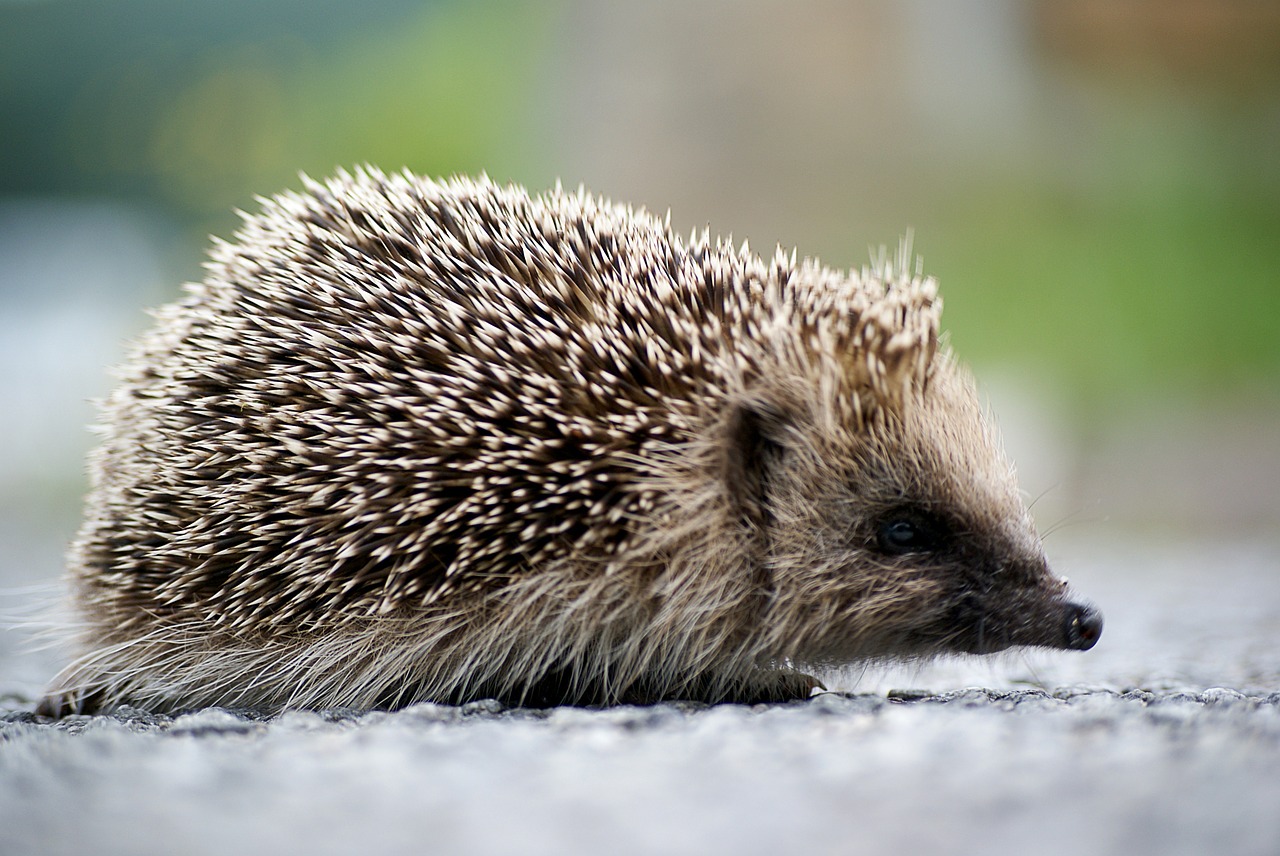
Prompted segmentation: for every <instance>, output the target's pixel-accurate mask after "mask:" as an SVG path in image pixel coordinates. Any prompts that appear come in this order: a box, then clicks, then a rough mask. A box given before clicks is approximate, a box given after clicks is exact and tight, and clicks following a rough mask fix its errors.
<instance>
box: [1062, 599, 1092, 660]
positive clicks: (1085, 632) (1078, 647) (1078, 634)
mask: <svg viewBox="0 0 1280 856" xmlns="http://www.w3.org/2000/svg"><path fill="white" fill-rule="evenodd" d="M1101 635H1102V613H1101V612H1100V611H1099V610H1098V609H1097V608H1096V607H1094V606H1090V605H1089V604H1087V603H1069V604H1067V608H1066V620H1065V621H1064V622H1063V638H1064V640H1065V642H1066V644H1065V645H1063V647H1064V648H1068V649H1070V650H1074V651H1088V650H1089V649H1090V648H1092V647H1093V646H1094V645H1096V644H1098V637H1100V636H1101Z"/></svg>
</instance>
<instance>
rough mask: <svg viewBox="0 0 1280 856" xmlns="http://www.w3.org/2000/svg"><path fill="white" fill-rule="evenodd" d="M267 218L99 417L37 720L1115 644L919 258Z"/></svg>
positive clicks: (324, 188)
mask: <svg viewBox="0 0 1280 856" xmlns="http://www.w3.org/2000/svg"><path fill="white" fill-rule="evenodd" d="M259 202H260V204H261V210H260V212H259V213H256V214H252V215H250V214H245V215H242V216H243V218H244V221H243V224H242V226H241V228H240V230H239V231H238V232H237V233H236V236H235V240H234V242H233V243H224V242H218V241H215V245H214V247H213V249H212V251H211V254H210V261H209V262H207V263H206V276H205V277H204V279H203V281H202V282H201V283H199V284H193V285H188V286H187V290H186V293H185V296H184V297H183V298H182V299H180V300H179V301H178V302H176V303H174V304H172V305H169V306H167V307H165V308H162V309H160V310H158V311H157V312H156V313H155V324H154V327H153V329H151V331H150V332H148V333H146V334H144V335H143V336H142V337H141V338H140V339H139V340H138V341H137V342H135V343H134V345H133V348H132V351H131V354H130V355H129V356H128V358H127V362H126V363H125V365H124V367H123V369H122V370H121V371H120V373H119V374H120V378H119V385H118V387H117V388H116V389H115V391H114V392H113V393H112V394H111V395H110V396H109V398H108V399H107V400H106V401H105V402H104V403H103V405H102V410H103V422H104V427H103V428H102V432H103V440H102V443H101V446H100V447H99V448H98V449H97V450H96V451H95V453H93V455H92V457H91V467H90V469H91V487H90V492H89V495H88V498H87V500H86V516H85V521H84V523H83V525H82V528H81V530H80V532H79V534H78V536H77V539H76V540H75V542H74V544H73V546H72V548H71V552H70V558H69V564H68V572H67V575H68V580H69V590H70V605H71V609H72V612H73V616H74V617H73V619H72V620H71V621H70V622H69V627H70V630H69V635H70V636H71V638H72V642H73V644H74V646H75V652H76V656H75V659H74V660H73V661H72V663H71V665H69V666H68V667H67V668H66V669H65V670H64V671H63V672H62V673H61V674H60V675H59V676H58V677H57V678H56V679H55V680H54V682H53V684H52V685H51V687H50V689H49V691H48V694H47V696H46V698H45V700H44V701H43V702H42V704H41V708H40V709H41V712H44V713H53V714H60V713H66V712H71V711H75V712H92V711H99V710H110V709H112V708H113V707H116V706H119V705H122V704H129V705H134V706H139V707H143V708H147V709H150V710H154V711H160V712H163V711H177V710H184V709H191V708H197V707H203V706H213V705H218V706H225V707H232V708H247V709H256V710H264V711H279V710H283V709H291V708H326V707H343V708H355V709H374V708H378V709H395V708H399V707H403V706H405V705H408V704H411V703H416V702H422V701H432V702H440V703H462V702H466V701H469V700H476V699H482V698H496V699H499V700H502V701H504V702H506V703H510V704H525V705H535V704H537V705H554V704H583V705H595V704H599V705H608V704H617V703H651V702H657V701H662V700H672V699H689V700H698V701H704V702H711V703H714V702H756V701H780V700H789V699H799V698H804V697H807V696H809V695H811V694H812V693H813V692H814V691H815V690H817V689H819V688H821V683H820V681H819V680H818V679H817V678H815V677H813V676H812V674H814V673H817V674H821V673H822V671H823V670H829V669H831V668H834V667H839V666H842V665H845V664H850V663H874V662H883V661H902V660H908V661H911V660H917V659H920V658H927V657H931V656H934V655H941V654H983V653H990V652H998V651H1003V650H1005V649H1009V648H1011V647H1014V646H1039V647H1047V648H1058V649H1077V650H1083V649H1088V648H1090V647H1092V646H1093V645H1094V643H1095V642H1096V640H1097V639H1098V636H1099V634H1100V632H1101V628H1102V618H1101V615H1100V614H1099V612H1098V611H1097V610H1096V609H1095V608H1094V607H1092V606H1091V605H1089V604H1087V603H1085V602H1081V601H1078V600H1075V599H1073V598H1072V596H1071V595H1070V594H1069V593H1068V589H1067V584H1066V582H1065V580H1063V579H1060V578H1058V577H1056V576H1054V575H1053V573H1052V572H1051V571H1050V569H1049V567H1048V564H1047V562H1046V559H1045V556H1044V553H1043V550H1042V545H1041V542H1040V538H1039V536H1038V535H1037V533H1036V530H1035V528H1034V524H1033V523H1032V521H1031V518H1030V516H1029V514H1028V512H1027V510H1026V508H1025V506H1024V504H1023V502H1022V499H1021V496H1020V494H1019V492H1018V489H1017V485H1016V482H1015V480H1014V475H1013V471H1012V468H1011V467H1010V465H1009V464H1008V463H1007V462H1006V459H1005V457H1004V455H1003V452H1002V450H1001V447H1000V444H999V441H998V439H997V436H996V433H995V431H994V428H993V427H992V425H991V423H990V421H989V419H988V416H987V414H986V412H985V410H984V409H983V407H982V405H981V403H980V401H979V397H978V395H977V393H976V392H975V386H974V383H973V381H972V379H971V376H970V374H969V373H968V372H967V371H966V370H965V369H963V368H962V367H961V366H960V364H959V363H958V362H957V361H956V359H955V358H954V357H953V355H952V353H951V350H950V348H949V347H948V346H947V344H946V343H945V341H943V342H942V343H941V344H940V339H939V313H940V310H941V301H940V299H939V297H938V294H937V285H936V282H935V280H933V279H932V278H928V277H924V276H923V275H922V274H921V272H920V270H919V268H918V266H916V269H915V270H914V271H913V270H910V269H909V268H912V267H913V264H912V259H913V257H912V256H911V253H910V251H909V249H904V250H900V251H899V253H898V254H897V257H896V258H893V259H889V258H888V257H887V254H885V253H881V254H880V257H879V258H878V259H874V260H873V262H872V263H871V265H869V266H867V267H864V268H862V269H861V270H852V271H849V272H837V271H833V270H831V269H828V268H826V267H823V266H822V265H821V264H819V263H818V262H817V261H812V260H804V261H801V262H799V263H797V261H796V253H795V252H794V251H792V252H790V253H789V254H788V253H785V252H783V251H782V250H781V249H779V250H778V251H777V252H776V253H775V254H774V255H773V258H772V259H771V260H768V261H766V260H764V259H762V258H761V257H760V256H757V255H755V254H753V253H752V252H751V250H750V248H749V246H748V244H747V243H745V242H744V243H743V244H742V245H741V246H740V247H738V248H736V249H735V245H734V243H733V242H732V241H724V240H720V239H715V240H714V241H713V240H712V238H711V236H710V233H709V231H708V230H703V231H702V232H701V233H699V232H697V231H696V230H695V231H694V233H693V234H692V235H691V236H690V237H689V239H688V240H687V241H685V240H683V239H682V238H681V237H679V236H677V235H676V234H675V233H673V231H672V229H671V227H670V215H669V214H668V216H667V217H666V218H665V219H661V218H657V217H655V216H652V215H651V214H649V213H647V212H646V211H644V210H643V209H632V208H629V207H626V206H621V205H616V204H613V203H611V202H609V201H607V200H605V199H603V198H599V197H595V196H592V195H590V194H588V193H586V192H585V191H584V190H582V189H581V188H579V189H578V190H577V192H576V193H575V192H567V191H565V190H563V189H562V188H561V187H560V186H559V185H558V184H557V185H556V187H555V189H554V190H552V191H550V192H548V193H546V194H544V195H541V196H531V195H530V194H528V193H527V192H526V191H525V190H523V189H521V188H520V187H517V186H510V185H509V186H500V185H497V184H495V183H493V182H491V181H490V180H488V179H487V178H484V177H481V178H479V179H476V180H472V179H467V178H453V179H450V180H445V181H436V180H431V179H427V178H422V177H418V176H415V175H413V174H410V173H408V172H405V173H401V174H391V175H387V174H384V173H382V172H380V171H378V170H376V169H373V168H363V169H357V170H355V171H352V172H339V173H337V175H336V176H335V177H333V178H331V179H329V180H327V181H324V182H317V181H312V180H310V179H306V178H305V177H304V189H303V190H302V191H300V192H287V193H284V194H282V195H279V196H277V197H275V198H272V199H267V200H259Z"/></svg>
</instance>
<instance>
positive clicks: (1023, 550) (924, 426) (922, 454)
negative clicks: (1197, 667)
mask: <svg viewBox="0 0 1280 856" xmlns="http://www.w3.org/2000/svg"><path fill="white" fill-rule="evenodd" d="M740 421H741V420H740ZM746 421H747V422H750V421H751V419H750V418H747V419H746ZM816 421H819V420H815V419H814V416H813V411H812V409H811V408H806V407H805V406H804V405H803V403H801V404H799V405H798V406H794V407H793V408H792V412H791V413H790V414H789V415H788V416H785V417H778V416H776V415H774V416H757V417H756V422H757V423H758V424H759V426H761V427H760V428H759V429H758V430H757V431H756V432H755V434H754V435H752V434H751V433H750V432H747V433H746V434H744V435H742V436H743V437H744V438H745V439H746V440H747V441H749V442H748V445H749V448H748V450H747V451H746V452H739V453H737V454H736V455H735V459H736V460H738V461H740V462H741V467H742V468H743V469H744V470H745V471H746V472H747V473H748V474H745V475H742V476H740V479H741V483H742V485H743V486H744V487H746V488H747V489H751V488H753V487H754V488H755V489H758V490H759V494H758V496H759V511H758V514H759V516H760V518H761V519H762V520H764V521H765V531H766V533H767V534H766V540H767V542H768V545H767V548H766V549H767V551H768V558H766V559H765V563H766V566H767V567H768V568H769V569H770V571H771V574H770V575H769V576H770V578H771V579H772V580H773V602H772V610H773V612H772V615H771V617H770V622H771V623H773V624H775V625H777V626H779V627H783V628H786V632H787V633H793V634H794V637H795V638H793V639H792V640H791V642H792V644H791V646H790V647H789V652H790V655H791V657H792V658H793V659H795V660H796V661H798V662H809V663H818V664H821V663H841V662H847V661H849V660H851V659H857V658H876V657H890V658H893V657H918V656H928V655H931V654H938V653H966V654H980V653H991V652H996V651H1001V650H1004V649H1006V648H1009V647H1012V646H1041V647H1048V648H1063V649H1080V650H1083V649H1087V648H1091V647H1092V646H1093V644H1094V643H1095V642H1096V641H1097V639H1098V636H1099V634H1100V633H1101V628H1102V618H1101V615H1100V614H1099V613H1098V612H1097V610H1095V609H1093V608H1092V607H1091V606H1088V605H1085V604H1081V603H1077V602H1074V601H1072V600H1071V599H1070V597H1069V596H1068V592H1067V586H1066V583H1065V581H1063V580H1061V579H1059V578H1058V577H1056V576H1054V575H1053V574H1052V573H1051V572H1050V570H1049V567H1048V564H1047V563H1046V561H1045V558H1044V554H1043V552H1042V550H1041V546H1040V541H1039V537H1038V536H1037V535H1036V532H1035V529H1034V526H1033V524H1032V523H1031V520H1030V517H1029V515H1028V514H1027V512H1026V510H1025V509H1024V507H1023V504H1022V501H1021V499H1020V497H1019V494H1018V492H1017V488H1016V484H1015V482H1014V480H1013V476H1012V471H1011V469H1010V468H1009V467H1008V465H1007V464H1006V463H1005V459H1004V457H1003V455H1002V453H1001V451H1000V449H999V446H998V444H997V442H996V441H995V439H994V437H993V436H992V434H991V432H990V430H989V428H988V427H987V421H986V419H985V416H984V414H983V413H982V412H981V409H980V407H979V405H978V403H977V397H976V395H975V393H974V390H973V387H972V384H971V382H970V381H969V379H968V378H967V376H966V375H965V374H964V373H963V372H962V371H961V370H959V369H958V368H957V367H956V366H955V365H954V364H953V363H952V362H951V361H950V360H943V361H941V363H940V366H939V369H938V371H937V372H936V373H935V375H934V377H933V378H932V380H931V382H930V384H929V385H928V387H927V388H926V389H924V390H917V393H916V394H915V395H913V396H912V397H911V398H909V399H908V400H907V401H906V402H905V403H904V404H903V406H902V408H901V409H900V410H897V411H895V412H883V413H880V414H878V416H877V417H876V418H874V419H872V420H870V422H869V424H868V426H867V427H866V429H865V430H862V431H848V432H844V431H839V430H832V426H831V425H830V424H827V425H825V426H823V425H820V424H815V422H816ZM750 441H754V444H753V445H752V443H751V442H750ZM814 617H818V618H819V619H820V620H817V621H814V620H811V619H813V618H814ZM780 641H783V642H785V640H780Z"/></svg>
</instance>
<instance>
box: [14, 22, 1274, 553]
mask: <svg viewBox="0 0 1280 856" xmlns="http://www.w3.org/2000/svg"><path fill="white" fill-rule="evenodd" d="M0 110H2V111H3V134H2V135H0V146H2V148H0V152H2V154H3V157H2V158H0V317H2V318H3V328H2V329H3V331H4V333H5V338H7V339H8V342H7V344H6V346H5V350H4V354H5V360H4V361H5V367H4V372H5V375H4V379H3V380H4V388H3V389H2V390H0V392H3V393H4V394H5V396H6V397H7V399H8V401H10V402H11V403H13V406H12V408H11V412H12V414H13V415H11V416H9V417H8V422H9V423H10V424H9V426H8V427H6V428H4V429H0V430H3V431H4V432H5V435H4V436H3V438H2V439H3V445H4V447H5V448H4V451H3V452H2V453H0V454H3V455H5V456H6V458H7V460H6V461H2V462H0V494H3V497H2V498H0V502H3V503H4V507H5V508H8V509H10V511H11V512H12V513H11V514H10V517H13V514H16V513H17V512H16V511H13V510H14V509H19V508H26V507H28V506H29V505H30V503H31V501H32V497H33V496H47V497H48V499H47V504H49V505H50V506H54V507H56V508H58V509H62V508H67V507H70V508H72V509H73V510H74V506H75V501H74V500H68V499H67V497H68V496H74V495H77V494H78V492H79V491H80V490H82V487H83V485H82V477H81V476H80V469H79V468H80V463H79V462H80V459H81V454H82V452H83V448H84V446H85V445H87V443H88V438H87V437H86V436H85V435H84V434H83V433H82V429H81V426H82V425H83V424H84V423H86V422H88V421H89V419H90V416H91V414H90V411H89V410H88V409H87V408H81V409H77V408H80V401H81V399H82V398H84V397H85V396H88V395H92V394H100V393H101V392H102V391H103V390H104V389H105V388H106V384H107V380H106V378H105V376H104V374H103V372H102V366H103V365H105V364H107V363H109V362H111V361H112V360H114V359H116V358H117V356H118V353H119V352H118V345H117V344H116V343H117V341H118V340H119V338H121V337H123V336H125V335H127V334H128V333H130V332H132V331H136V330H137V329H138V328H139V327H140V326H141V325H142V324H144V323H145V318H144V316H143V315H142V313H141V312H140V309H141V307H142V306H144V305H148V304H154V303H156V302H160V301H163V300H166V299H168V298H169V297H171V296H173V295H175V294H176V293H177V288H178V286H179V284H180V283H181V282H182V281H184V280H188V279H192V278H198V277H199V276H200V267H199V265H200V262H201V257H202V253H203V249H204V246H205V245H206V244H207V236H208V235H209V234H218V235H222V236H229V235H230V233H231V232H232V231H233V230H234V228H235V223H236V220H235V216H234V214H233V213H232V211H233V209H235V208H252V207H253V205H254V204H255V203H254V196H255V195H259V194H270V193H274V192H276V191H277V190H280V189H283V188H286V187H296V186H297V185H298V183H299V182H298V174H299V172H307V173H309V174H313V175H317V176H322V175H325V174H327V173H330V172H331V171H333V169H334V168H335V167H338V166H351V165H354V164H359V163H364V162H369V163H373V164H376V165H379V166H381V167H382V168H384V169H387V170H394V169H399V168H401V167H408V168H410V169H412V170H415V171H418V172H422V173H427V174H431V175H445V174H450V173H455V172H464V173H475V172H478V171H481V170H483V171H487V172H488V173H489V175H490V176H492V177H494V178H495V179H499V180H514V181H518V182H520V183H523V184H526V185H528V186H529V187H530V188H531V189H534V190H536V189H539V188H544V187H547V186H549V185H550V184H551V183H553V182H554V181H555V180H556V179H557V178H559V179H562V180H563V181H564V182H565V183H566V184H569V185H577V184H579V183H584V184H585V185H586V186H587V187H588V188H590V189H592V190H594V191H595V192H598V193H602V194H604V195H607V196H610V197H612V198H614V199H617V200H622V201H628V202H632V203H635V204H637V205H645V206H647V207H649V208H650V209H653V210H657V211H665V210H668V209H670V211H671V214H672V220H673V222H674V223H675V224H676V225H678V226H679V227H680V228H681V229H682V230H686V231H687V230H688V229H689V228H691V227H695V226H697V227H702V226H704V225H710V227H711V228H712V231H713V232H720V233H724V234H728V233H732V234H733V235H734V236H735V237H736V238H738V239H739V240H740V239H741V238H743V237H749V238H750V240H751V243H752V245H753V246H754V247H755V248H757V249H758V250H766V249H767V248H769V247H771V246H772V245H773V244H775V243H781V244H783V245H784V246H786V247H791V246H797V247H798V248H799V251H800V254H801V255H810V256H818V257H820V258H822V259H823V261H825V262H826V263H828V264H830V265H833V266H838V267H849V266H857V265H860V264H862V263H863V262H865V261H866V260H867V258H868V248H869V247H875V246H879V245H882V244H888V245H890V246H893V245H896V243H897V242H898V240H899V236H901V235H902V234H904V233H905V232H906V231H907V230H908V229H913V230H914V234H915V248H916V250H917V252H918V253H919V254H920V255H921V256H922V257H923V259H924V263H925V268H926V270H927V271H928V272H930V273H932V274H934V275H936V276H938V278H939V279H940V281H941V283H942V289H943V294H944V296H945V299H946V307H947V308H946V312H945V314H944V324H945V326H946V327H948V328H949V329H950V331H951V335H952V341H953V343H954V344H955V346H956V348H957V350H958V351H959V352H960V354H961V355H962V356H963V357H964V358H965V359H966V360H968V361H970V362H971V363H973V364H974V365H975V368H976V370H977V371H978V374H979V376H980V377H981V378H982V379H983V380H984V382H986V383H987V385H988V388H989V389H990V391H991V396H992V398H993V400H994V402H995V404H996V407H997V410H998V411H999V412H1000V413H1001V416H1002V417H1003V418H1004V420H1005V429H1006V434H1007V436H1008V438H1009V444H1010V446H1011V451H1012V452H1013V454H1014V456H1015V458H1016V459H1017V460H1018V462H1019V464H1020V466H1021V467H1022V468H1023V470H1024V472H1025V473H1029V478H1026V479H1024V483H1026V484H1027V487H1028V489H1029V490H1030V491H1031V492H1032V493H1039V492H1041V491H1049V492H1050V493H1051V494H1052V496H1053V499H1052V500H1051V501H1050V505H1051V507H1052V510H1051V519H1050V520H1049V522H1051V523H1052V522H1054V519H1062V518H1066V517H1070V516H1073V515H1077V514H1080V513H1083V514H1084V516H1086V517H1090V516H1091V515H1092V517H1094V518H1101V517H1105V516H1108V515H1112V514H1119V515H1121V516H1124V517H1131V518H1133V519H1140V520H1143V521H1146V522H1153V521H1156V522H1158V521H1164V522H1166V523H1168V522H1169V521H1174V522H1178V521H1194V522H1198V523H1210V524H1213V525H1218V524H1223V525H1232V526H1246V527H1252V528H1259V527H1261V528H1264V529H1270V528H1271V527H1274V525H1275V524H1276V523H1277V522H1278V521H1280V488H1278V487H1277V485H1278V484H1280V420H1278V418H1277V414H1280V275H1278V273H1277V272H1278V271H1280V3H1276V2H1273V0H1267V1H1266V2H1262V0H1252V1H1251V0H1117V2H1101V0H862V2H835V0H831V2H794V3H762V2H747V0H736V1H735V0H694V2H671V0H665V2H651V3H632V2H622V1H621V0H605V2H585V0H579V2H569V0H560V2H543V3H517V2H462V0H453V2H446V0H437V2H408V0H369V2H362V3H359V4H357V3H350V2H343V1H342V0H308V2H303V0H274V1H273V0H220V2H212V0H180V1H179V0H44V2H39V1H38V0H26V2H12V0H10V2H0ZM77 307H79V308H78V309H77ZM1100 496H1105V497H1107V499H1106V500H1105V501H1103V500H1098V499H1097V498H1098V497H1100ZM1055 501H1056V502H1057V503H1058V504H1057V505H1056V506H1053V505H1052V503H1053V502H1055ZM1094 503H1101V506H1102V508H1103V511H1097V510H1096V509H1095V506H1094V505H1093V504H1094ZM1038 513H1039V512H1038ZM0 534H3V533H2V532H0Z"/></svg>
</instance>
